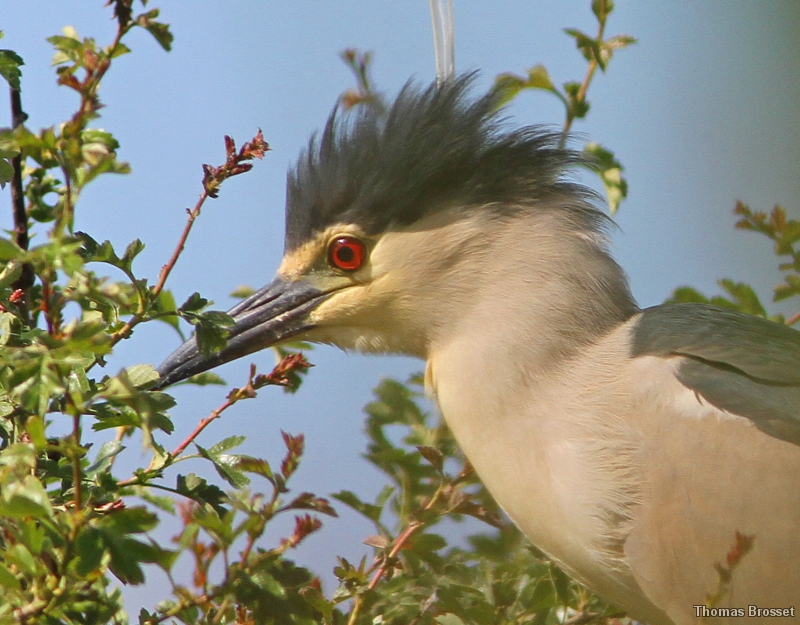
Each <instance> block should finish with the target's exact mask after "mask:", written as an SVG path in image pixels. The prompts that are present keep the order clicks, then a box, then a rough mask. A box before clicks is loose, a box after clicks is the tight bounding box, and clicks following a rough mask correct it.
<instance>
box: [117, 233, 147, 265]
mask: <svg viewBox="0 0 800 625" xmlns="http://www.w3.org/2000/svg"><path fill="white" fill-rule="evenodd" d="M143 249H144V243H142V242H141V241H140V240H139V239H134V240H133V241H131V242H130V243H129V244H128V247H126V248H125V253H124V254H123V255H122V258H120V264H121V265H122V266H123V267H125V269H127V270H128V271H131V265H132V264H133V259H134V258H136V256H137V255H138V254H139V252H141V251H142V250H143Z"/></svg>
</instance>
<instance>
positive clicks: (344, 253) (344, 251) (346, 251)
mask: <svg viewBox="0 0 800 625" xmlns="http://www.w3.org/2000/svg"><path fill="white" fill-rule="evenodd" d="M355 257H356V253H355V251H354V250H353V248H352V247H350V246H349V245H343V246H342V247H340V248H339V249H338V250H336V258H338V259H339V260H340V261H342V262H343V263H350V262H353V259H355Z"/></svg>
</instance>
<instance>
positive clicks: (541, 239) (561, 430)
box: [426, 213, 636, 579]
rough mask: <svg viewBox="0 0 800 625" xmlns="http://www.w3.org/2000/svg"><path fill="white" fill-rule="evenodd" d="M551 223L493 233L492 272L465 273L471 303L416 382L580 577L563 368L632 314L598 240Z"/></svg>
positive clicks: (572, 386) (570, 410)
mask: <svg viewBox="0 0 800 625" xmlns="http://www.w3.org/2000/svg"><path fill="white" fill-rule="evenodd" d="M560 217H561V216H560V215H558V214H547V213H541V214H536V215H533V216H532V217H531V218H530V221H528V222H527V223H520V222H519V221H517V222H515V223H513V224H510V225H511V226H513V227H511V228H509V229H507V230H502V229H501V230H500V231H498V229H497V228H495V229H494V230H493V233H494V234H493V239H492V242H491V246H492V247H493V248H495V249H494V252H492V250H490V253H495V254H496V256H495V257H494V258H493V262H492V263H491V264H490V263H487V264H486V266H491V268H492V272H493V273H492V274H491V275H489V274H485V275H479V276H477V280H478V281H479V282H478V283H477V286H476V288H475V289H474V290H473V292H472V293H471V296H472V297H470V298H467V300H469V301H470V302H471V303H470V304H465V308H464V310H463V311H462V313H461V314H460V315H458V316H456V317H454V318H452V319H450V325H449V326H448V327H445V328H440V331H439V334H438V336H437V340H436V341H433V342H432V347H431V349H430V352H429V353H428V362H427V368H426V386H427V387H428V389H429V391H430V392H431V393H432V394H433V396H434V397H435V398H436V400H437V402H438V404H439V406H440V408H441V410H442V413H443V415H444V417H445V419H446V421H447V423H448V425H449V426H450V428H451V430H452V431H453V433H454V435H455V437H456V439H457V440H458V442H459V444H460V446H461V448H462V449H463V451H464V452H465V454H466V455H467V457H468V458H470V460H471V462H472V464H473V465H474V466H475V468H476V470H477V472H478V474H479V475H480V477H481V479H482V480H483V481H484V483H485V484H486V486H487V487H488V488H489V490H490V491H491V493H492V494H493V495H494V496H495V498H496V499H497V501H498V502H499V503H500V505H501V506H503V508H504V509H505V510H506V511H507V512H508V513H509V514H510V515H511V517H512V518H513V519H515V520H516V521H517V522H518V523H519V524H520V526H521V527H522V529H523V530H524V531H525V533H526V534H527V535H528V536H529V537H530V538H531V539H532V540H534V542H535V543H536V544H537V545H538V546H539V547H540V548H542V549H545V550H546V551H547V552H548V553H550V554H551V555H553V556H554V557H556V558H558V559H560V560H561V561H562V562H564V561H569V562H577V563H578V565H576V568H575V569H573V573H575V574H580V573H581V572H583V574H584V578H587V579H588V577H587V576H588V575H589V573H587V571H592V570H594V568H593V567H594V566H595V565H594V564H592V562H591V558H592V556H591V553H592V546H591V545H590V544H589V543H590V540H591V535H592V532H590V531H586V527H590V526H591V523H593V519H594V518H595V516H594V515H595V514H596V513H597V512H598V510H595V509H593V508H591V506H588V507H586V506H583V503H580V502H578V503H576V501H577V500H576V499H574V497H573V496H574V495H575V491H574V489H573V490H570V489H571V486H570V485H571V484H573V483H574V482H575V480H576V479H577V478H576V475H580V474H581V472H582V464H581V459H582V455H581V454H582V450H581V449H580V446H579V444H577V443H576V442H575V440H574V438H573V437H574V433H575V431H576V427H575V425H576V421H577V420H579V419H580V418H584V417H586V415H580V414H579V413H578V411H576V410H575V398H576V397H578V396H579V395H580V393H581V392H583V391H582V386H581V384H582V382H581V381H580V380H582V379H583V378H581V377H580V376H578V377H579V378H580V379H579V381H578V382H579V383H574V378H575V375H574V371H571V370H572V369H573V368H574V365H575V363H576V362H577V361H578V358H577V357H578V356H579V355H581V354H585V353H588V352H590V351H594V350H593V347H594V346H595V344H597V343H599V342H601V341H602V340H604V339H605V340H608V339H607V337H609V336H612V337H613V336H615V335H616V334H624V330H625V327H624V324H625V321H626V320H627V319H629V318H630V316H631V315H633V314H634V312H635V310H636V307H635V304H634V303H633V300H632V299H631V297H630V295H629V293H628V288H627V285H626V282H625V279H624V276H623V275H622V272H621V270H620V268H619V267H618V266H617V265H616V263H614V261H613V260H612V259H611V258H610V257H609V256H608V254H607V253H606V251H605V249H604V248H603V246H602V242H601V241H600V240H599V238H598V237H597V236H596V235H594V234H593V233H592V232H586V231H580V230H576V229H575V227H574V226H575V224H574V222H572V221H570V220H568V219H567V220H564V221H562V220H561V219H560ZM475 273H480V271H478V270H476V272H475ZM617 352H618V355H619V357H620V358H621V359H624V358H623V357H624V355H625V353H624V349H620V350H617ZM621 362H622V361H621ZM621 362H620V363H615V362H608V363H604V366H607V367H609V368H610V369H612V370H616V369H617V368H618V365H620V364H621ZM567 373H569V374H570V375H565V374H567ZM566 380H573V383H569V384H568V383H567V381H566ZM589 490H591V487H589ZM581 563H583V564H581ZM579 576H580V575H579Z"/></svg>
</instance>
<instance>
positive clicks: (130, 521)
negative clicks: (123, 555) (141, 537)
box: [98, 506, 158, 536]
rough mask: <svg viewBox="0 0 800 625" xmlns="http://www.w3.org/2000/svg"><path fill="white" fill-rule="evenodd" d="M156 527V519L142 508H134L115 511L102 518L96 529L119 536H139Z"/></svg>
mask: <svg viewBox="0 0 800 625" xmlns="http://www.w3.org/2000/svg"><path fill="white" fill-rule="evenodd" d="M156 525H158V517H157V516H156V515H155V514H153V513H152V512H150V511H149V510H148V509H147V508H145V507H144V506H135V507H132V508H125V509H123V510H116V511H114V512H111V513H110V514H108V515H106V516H104V517H103V518H102V519H101V520H100V522H99V523H98V528H100V529H102V530H103V531H104V532H107V533H109V534H113V535H115V536H120V535H123V534H141V533H143V532H147V531H150V530H151V529H153V528H154V527H155V526H156Z"/></svg>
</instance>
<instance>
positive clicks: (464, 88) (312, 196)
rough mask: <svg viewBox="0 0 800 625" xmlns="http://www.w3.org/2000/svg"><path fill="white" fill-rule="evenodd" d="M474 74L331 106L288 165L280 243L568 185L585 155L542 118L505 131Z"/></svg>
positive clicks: (522, 198) (289, 245)
mask: <svg viewBox="0 0 800 625" xmlns="http://www.w3.org/2000/svg"><path fill="white" fill-rule="evenodd" d="M473 79H474V74H467V75H464V76H461V77H459V78H457V79H454V80H452V81H450V82H447V83H445V84H444V85H442V86H441V87H437V86H436V85H431V86H429V87H427V88H425V89H421V90H420V89H419V88H417V87H415V86H414V85H413V84H411V83H407V84H406V86H405V87H403V89H402V90H401V91H400V94H399V95H398V96H397V99H396V100H395V101H394V103H392V104H391V105H390V106H389V107H388V108H387V109H382V108H380V107H376V106H364V107H361V110H360V111H358V112H357V113H355V114H354V115H353V117H352V119H349V120H343V119H341V118H340V115H338V114H337V112H336V111H334V112H333V113H332V114H331V116H330V118H329V119H328V123H327V124H326V126H325V130H324V131H323V133H322V135H321V137H320V136H317V135H315V136H313V137H312V138H311V141H310V143H309V146H308V149H307V150H306V151H305V152H304V153H303V154H302V155H301V156H300V159H299V161H298V163H297V165H296V166H295V168H294V169H293V170H291V171H290V172H289V176H288V183H287V202H286V250H287V251H290V250H292V249H295V248H296V247H298V246H299V245H301V244H302V243H304V242H305V241H307V240H309V239H310V238H312V237H313V236H314V235H315V234H316V233H318V232H320V231H322V230H324V229H325V228H326V227H328V226H329V225H331V224H333V223H337V222H342V223H356V224H358V225H359V226H360V227H361V228H362V229H363V230H364V231H365V232H367V233H368V234H376V233H379V232H383V231H385V230H387V229H389V228H390V227H391V226H393V225H409V224H412V223H414V222H416V221H417V220H419V219H421V218H422V217H425V216H427V215H429V214H431V213H433V212H435V211H437V210H441V209H444V208H447V207H451V206H457V205H461V206H464V207H468V206H480V205H486V204H495V205H497V206H502V204H503V203H520V202H524V203H525V204H529V203H531V202H535V201H538V200H542V199H546V198H548V197H551V196H554V195H559V194H563V193H565V192H567V191H571V192H573V193H577V194H579V196H580V197H582V198H584V199H585V198H586V197H587V195H588V194H589V192H588V191H587V190H586V189H583V188H582V187H578V186H576V185H572V184H569V183H566V182H565V181H564V180H563V174H564V172H565V170H566V169H568V168H569V167H570V166H572V165H574V164H575V163H577V162H579V161H580V160H581V157H580V156H579V155H578V154H577V153H576V152H573V151H570V150H565V149H562V148H560V147H559V141H560V139H561V134H560V133H559V132H553V131H552V130H548V129H545V128H543V127H541V126H527V127H523V128H518V129H513V130H506V129H505V128H504V127H503V126H504V124H503V123H502V122H503V120H502V117H501V114H500V111H499V109H498V99H497V96H496V95H495V94H494V93H489V94H488V95H485V96H483V97H480V98H477V99H474V98H471V97H470V94H469V88H470V85H471V83H472V82H473Z"/></svg>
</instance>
